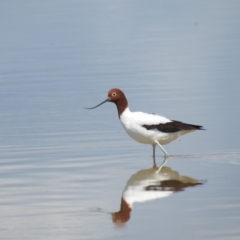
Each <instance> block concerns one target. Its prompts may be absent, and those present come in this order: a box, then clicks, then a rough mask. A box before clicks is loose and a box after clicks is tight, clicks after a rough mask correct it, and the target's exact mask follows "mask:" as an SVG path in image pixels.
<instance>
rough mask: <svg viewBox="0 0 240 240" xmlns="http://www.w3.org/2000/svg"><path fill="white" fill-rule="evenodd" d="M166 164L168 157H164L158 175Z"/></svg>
mask: <svg viewBox="0 0 240 240" xmlns="http://www.w3.org/2000/svg"><path fill="white" fill-rule="evenodd" d="M166 162H167V157H166V156H164V160H163V162H162V164H161V165H160V167H159V168H158V170H157V171H156V172H157V173H159V172H160V171H161V169H162V167H163V165H164V164H165V163H166Z"/></svg>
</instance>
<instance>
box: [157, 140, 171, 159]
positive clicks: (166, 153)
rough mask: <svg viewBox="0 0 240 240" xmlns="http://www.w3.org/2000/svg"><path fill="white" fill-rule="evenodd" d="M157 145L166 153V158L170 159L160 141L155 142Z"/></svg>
mask: <svg viewBox="0 0 240 240" xmlns="http://www.w3.org/2000/svg"><path fill="white" fill-rule="evenodd" d="M155 143H156V144H157V145H158V146H159V147H160V148H161V149H162V151H163V152H164V157H168V156H169V154H168V153H167V152H166V150H165V149H164V148H163V147H162V146H161V144H160V143H159V142H158V141H155Z"/></svg>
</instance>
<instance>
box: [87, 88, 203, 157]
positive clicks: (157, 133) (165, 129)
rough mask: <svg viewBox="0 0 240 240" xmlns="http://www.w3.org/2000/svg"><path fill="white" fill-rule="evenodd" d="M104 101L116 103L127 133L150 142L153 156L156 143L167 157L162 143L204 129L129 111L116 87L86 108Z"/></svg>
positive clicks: (137, 139) (142, 140)
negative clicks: (104, 97) (98, 101)
mask: <svg viewBox="0 0 240 240" xmlns="http://www.w3.org/2000/svg"><path fill="white" fill-rule="evenodd" d="M105 102H113V103H115V104H116V106H117V110H118V116H119V119H120V122H121V123H122V125H123V128H124V129H125V131H126V132H127V134H128V135H129V136H130V137H131V138H133V139H134V140H136V141H137V142H140V143H143V144H151V145H152V147H153V156H154V157H155V147H156V145H158V146H159V147H160V148H161V149H162V151H163V152H164V156H165V157H168V156H169V155H168V153H167V152H166V150H165V149H164V148H163V147H162V145H164V144H168V143H170V142H171V141H173V140H175V139H176V138H177V137H179V136H181V135H183V134H186V133H189V132H192V131H194V130H205V129H203V127H202V126H199V125H193V124H188V123H183V122H179V121H175V120H170V119H168V118H165V117H162V116H159V115H155V114H149V113H143V112H131V111H130V109H129V107H128V101H127V98H126V97H125V95H124V93H123V92H122V91H121V90H120V89H117V88H113V89H111V90H109V92H108V98H107V99H106V100H105V101H103V102H101V103H100V104H98V105H97V106H95V107H92V108H86V109H93V108H96V107H98V106H100V105H102V104H104V103H105Z"/></svg>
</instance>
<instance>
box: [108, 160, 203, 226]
mask: <svg viewBox="0 0 240 240" xmlns="http://www.w3.org/2000/svg"><path fill="white" fill-rule="evenodd" d="M153 160H154V165H153V167H151V168H149V169H143V170H140V171H138V172H137V173H135V174H133V175H132V176H131V177H130V179H129V180H128V181H127V184H126V187H125V189H124V191H123V194H122V198H121V204H120V210H119V211H118V212H114V213H111V215H112V221H113V222H114V223H116V224H123V223H125V222H127V221H128V220H129V219H130V213H131V211H132V208H133V204H134V203H136V202H139V203H141V202H146V201H150V200H155V199H159V198H163V197H168V196H170V195H171V194H173V193H174V192H179V191H183V190H184V189H185V188H186V187H193V186H197V185H201V184H203V183H204V182H203V181H199V180H197V179H194V178H191V177H188V176H183V175H180V174H179V173H178V172H177V171H174V170H172V169H171V168H170V167H166V166H163V165H162V166H161V167H160V168H158V167H157V166H156V164H155V159H153Z"/></svg>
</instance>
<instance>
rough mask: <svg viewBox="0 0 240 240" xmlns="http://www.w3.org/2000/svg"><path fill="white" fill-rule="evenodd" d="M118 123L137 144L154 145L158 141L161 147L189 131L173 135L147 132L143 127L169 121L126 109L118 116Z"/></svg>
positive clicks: (153, 131) (156, 131) (157, 116)
mask: <svg viewBox="0 0 240 240" xmlns="http://www.w3.org/2000/svg"><path fill="white" fill-rule="evenodd" d="M120 121H121V123H122V125H123V128H124V129H125V131H126V132H127V134H128V135H129V136H130V137H131V138H133V139H134V140H136V141H137V142H140V143H144V144H151V145H156V141H158V142H159V143H160V144H161V145H164V144H168V143H170V142H171V141H173V140H175V139H176V138H177V137H179V136H180V135H182V134H184V133H187V132H189V131H179V132H173V133H166V132H161V131H158V130H154V129H151V130H147V129H146V128H144V127H142V126H143V125H145V124H146V125H153V124H156V125H157V124H161V123H162V124H165V123H168V122H172V121H171V120H169V119H167V118H165V117H162V116H159V115H155V114H149V113H143V112H131V111H130V110H129V108H128V107H127V108H126V109H125V110H124V112H123V113H122V114H121V116H120Z"/></svg>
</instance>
